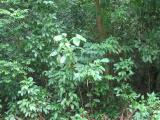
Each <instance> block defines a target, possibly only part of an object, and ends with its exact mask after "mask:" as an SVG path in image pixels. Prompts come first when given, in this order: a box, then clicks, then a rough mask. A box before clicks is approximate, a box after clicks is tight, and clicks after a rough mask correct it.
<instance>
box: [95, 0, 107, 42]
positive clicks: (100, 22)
mask: <svg viewBox="0 0 160 120" xmlns="http://www.w3.org/2000/svg"><path fill="white" fill-rule="evenodd" d="M95 6H96V27H97V32H98V38H99V39H104V38H105V37H106V31H105V27H104V23H103V22H104V21H103V16H102V13H103V12H102V8H101V5H100V0H95Z"/></svg>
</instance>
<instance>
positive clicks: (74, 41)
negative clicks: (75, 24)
mask: <svg viewBox="0 0 160 120" xmlns="http://www.w3.org/2000/svg"><path fill="white" fill-rule="evenodd" d="M72 40H73V44H74V45H76V46H79V45H80V39H78V38H76V37H74V38H72Z"/></svg>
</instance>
